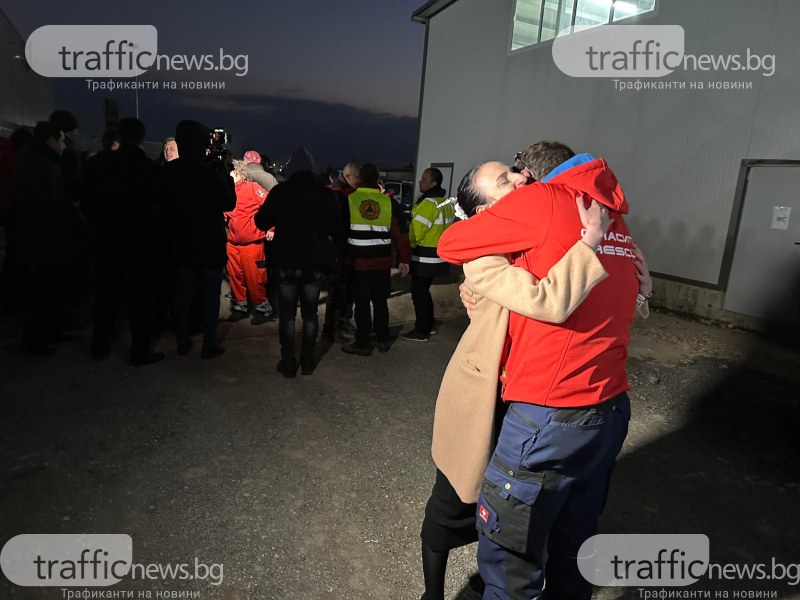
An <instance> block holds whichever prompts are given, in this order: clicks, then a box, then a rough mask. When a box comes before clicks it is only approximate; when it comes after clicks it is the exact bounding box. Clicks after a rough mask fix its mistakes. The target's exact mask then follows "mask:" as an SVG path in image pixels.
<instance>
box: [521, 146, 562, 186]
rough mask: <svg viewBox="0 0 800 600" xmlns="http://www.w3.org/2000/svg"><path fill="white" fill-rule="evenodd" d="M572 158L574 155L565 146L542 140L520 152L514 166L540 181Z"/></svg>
mask: <svg viewBox="0 0 800 600" xmlns="http://www.w3.org/2000/svg"><path fill="white" fill-rule="evenodd" d="M573 156H575V153H574V152H573V151H572V149H571V148H570V147H569V146H567V145H566V144H562V143H561V142H552V141H548V140H544V141H541V142H536V143H535V144H534V145H533V146H531V147H529V148H528V149H527V150H523V151H522V152H520V153H519V155H518V157H517V162H516V163H515V164H514V166H515V167H516V168H518V169H522V168H526V169H528V170H529V171H530V172H531V175H532V176H533V178H534V179H536V180H537V181H541V180H542V179H544V178H545V177H547V175H548V174H549V173H550V171H552V170H553V169H555V168H556V167H557V166H558V165H560V164H561V163H563V162H566V161H568V160H569V159H570V158H572V157H573Z"/></svg>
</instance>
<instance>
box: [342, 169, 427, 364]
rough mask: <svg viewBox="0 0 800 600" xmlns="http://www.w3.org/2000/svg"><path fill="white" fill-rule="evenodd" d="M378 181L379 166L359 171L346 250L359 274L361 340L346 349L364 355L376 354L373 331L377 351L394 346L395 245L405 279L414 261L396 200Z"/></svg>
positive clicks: (357, 299) (350, 201)
mask: <svg viewBox="0 0 800 600" xmlns="http://www.w3.org/2000/svg"><path fill="white" fill-rule="evenodd" d="M379 178H380V175H379V173H378V168H377V167H376V166H375V165H373V164H370V163H367V164H365V165H364V166H363V167H361V171H360V173H359V179H360V184H359V187H358V188H357V189H356V191H355V192H353V193H352V194H350V196H349V197H348V205H349V211H350V231H349V233H348V238H347V252H348V260H349V261H352V263H351V264H352V267H353V270H354V276H353V299H354V300H355V317H356V341H355V342H353V343H352V344H347V345H344V346H342V351H343V352H346V353H347V354H358V355H360V356H370V355H371V354H372V345H371V344H370V339H369V338H370V330H371V329H373V328H374V330H375V337H376V338H377V340H378V352H388V351H389V347H390V346H391V343H392V342H391V337H390V333H389V304H388V298H389V291H390V289H389V277H390V275H391V269H392V243H394V245H395V246H396V247H397V254H398V259H399V263H400V276H401V277H405V276H406V275H408V264H409V262H410V261H411V246H410V245H409V242H408V235H403V234H402V233H401V232H400V228H399V226H398V223H397V219H396V218H395V217H394V216H393V215H392V201H391V199H390V198H389V197H388V196H387V195H386V194H383V193H382V192H381V190H380V188H379V183H378V180H379ZM373 310H374V314H373Z"/></svg>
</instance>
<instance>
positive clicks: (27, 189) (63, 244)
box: [16, 121, 79, 356]
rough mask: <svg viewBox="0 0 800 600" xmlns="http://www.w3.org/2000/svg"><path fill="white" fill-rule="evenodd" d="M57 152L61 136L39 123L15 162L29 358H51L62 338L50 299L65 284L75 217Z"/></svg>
mask: <svg viewBox="0 0 800 600" xmlns="http://www.w3.org/2000/svg"><path fill="white" fill-rule="evenodd" d="M63 152H64V132H63V131H61V130H60V129H57V128H56V127H55V126H54V125H52V124H51V123H49V122H47V121H40V122H39V123H37V124H36V127H35V128H34V130H33V141H32V142H31V144H30V146H29V147H28V148H27V149H26V150H25V151H24V152H23V153H22V155H21V156H20V158H19V162H18V163H17V170H16V194H17V228H18V232H19V260H20V264H21V265H22V267H23V268H24V269H25V273H26V278H27V291H26V306H25V308H26V309H27V311H28V312H27V317H26V320H25V327H24V331H23V334H22V344H21V350H22V352H23V353H25V354H29V355H32V356H50V355H52V354H54V353H55V351H56V350H55V348H53V347H52V346H50V345H49V344H50V343H52V342H56V341H62V340H64V339H65V338H66V336H65V335H64V334H63V333H61V332H60V331H59V329H58V320H57V317H56V316H55V311H54V310H53V307H52V299H53V297H54V296H55V295H58V294H60V293H63V290H64V288H65V287H67V285H68V283H69V274H70V270H71V268H73V267H74V264H75V261H76V247H77V243H76V236H77V235H78V234H77V230H78V227H77V224H78V222H79V217H78V215H77V214H73V213H74V207H73V206H72V205H71V203H70V202H69V199H68V198H67V195H66V192H65V190H64V179H63V174H62V171H61V155H62V154H63Z"/></svg>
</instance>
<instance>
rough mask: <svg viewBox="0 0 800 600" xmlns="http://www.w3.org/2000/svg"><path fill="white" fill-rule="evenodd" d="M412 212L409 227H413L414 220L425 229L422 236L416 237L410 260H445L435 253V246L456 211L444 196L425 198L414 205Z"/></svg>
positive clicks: (437, 261) (436, 261) (429, 261)
mask: <svg viewBox="0 0 800 600" xmlns="http://www.w3.org/2000/svg"><path fill="white" fill-rule="evenodd" d="M412 214H413V219H412V224H411V227H412V228H414V221H416V222H417V223H419V224H420V225H422V226H423V227H424V230H425V231H424V233H423V234H422V237H421V238H417V239H416V246H415V247H414V248H413V250H412V254H413V256H412V260H414V261H417V262H426V263H441V262H445V261H444V260H442V259H440V258H439V256H438V254H436V247H437V246H438V245H439V238H441V237H442V234H443V233H444V232H445V230H446V229H447V228H448V227H450V225H452V224H453V223H454V222H455V218H456V212H455V208H454V207H453V204H452V203H451V202H450V201H449V200H447V199H445V198H425V199H424V200H422V201H421V202H419V203H418V204H417V205H416V206H415V207H414V210H413V211H412ZM417 227H419V226H417Z"/></svg>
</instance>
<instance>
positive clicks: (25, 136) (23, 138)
mask: <svg viewBox="0 0 800 600" xmlns="http://www.w3.org/2000/svg"><path fill="white" fill-rule="evenodd" d="M32 139H33V134H32V133H31V130H30V129H28V128H27V127H20V128H18V129H15V130H14V131H13V132H12V133H11V135H10V136H9V137H8V141H9V142H11V144H12V145H13V146H14V148H15V149H16V150H17V152H21V151H22V150H24V149H25V148H26V147H27V146H28V144H30V143H31V140H32Z"/></svg>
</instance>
